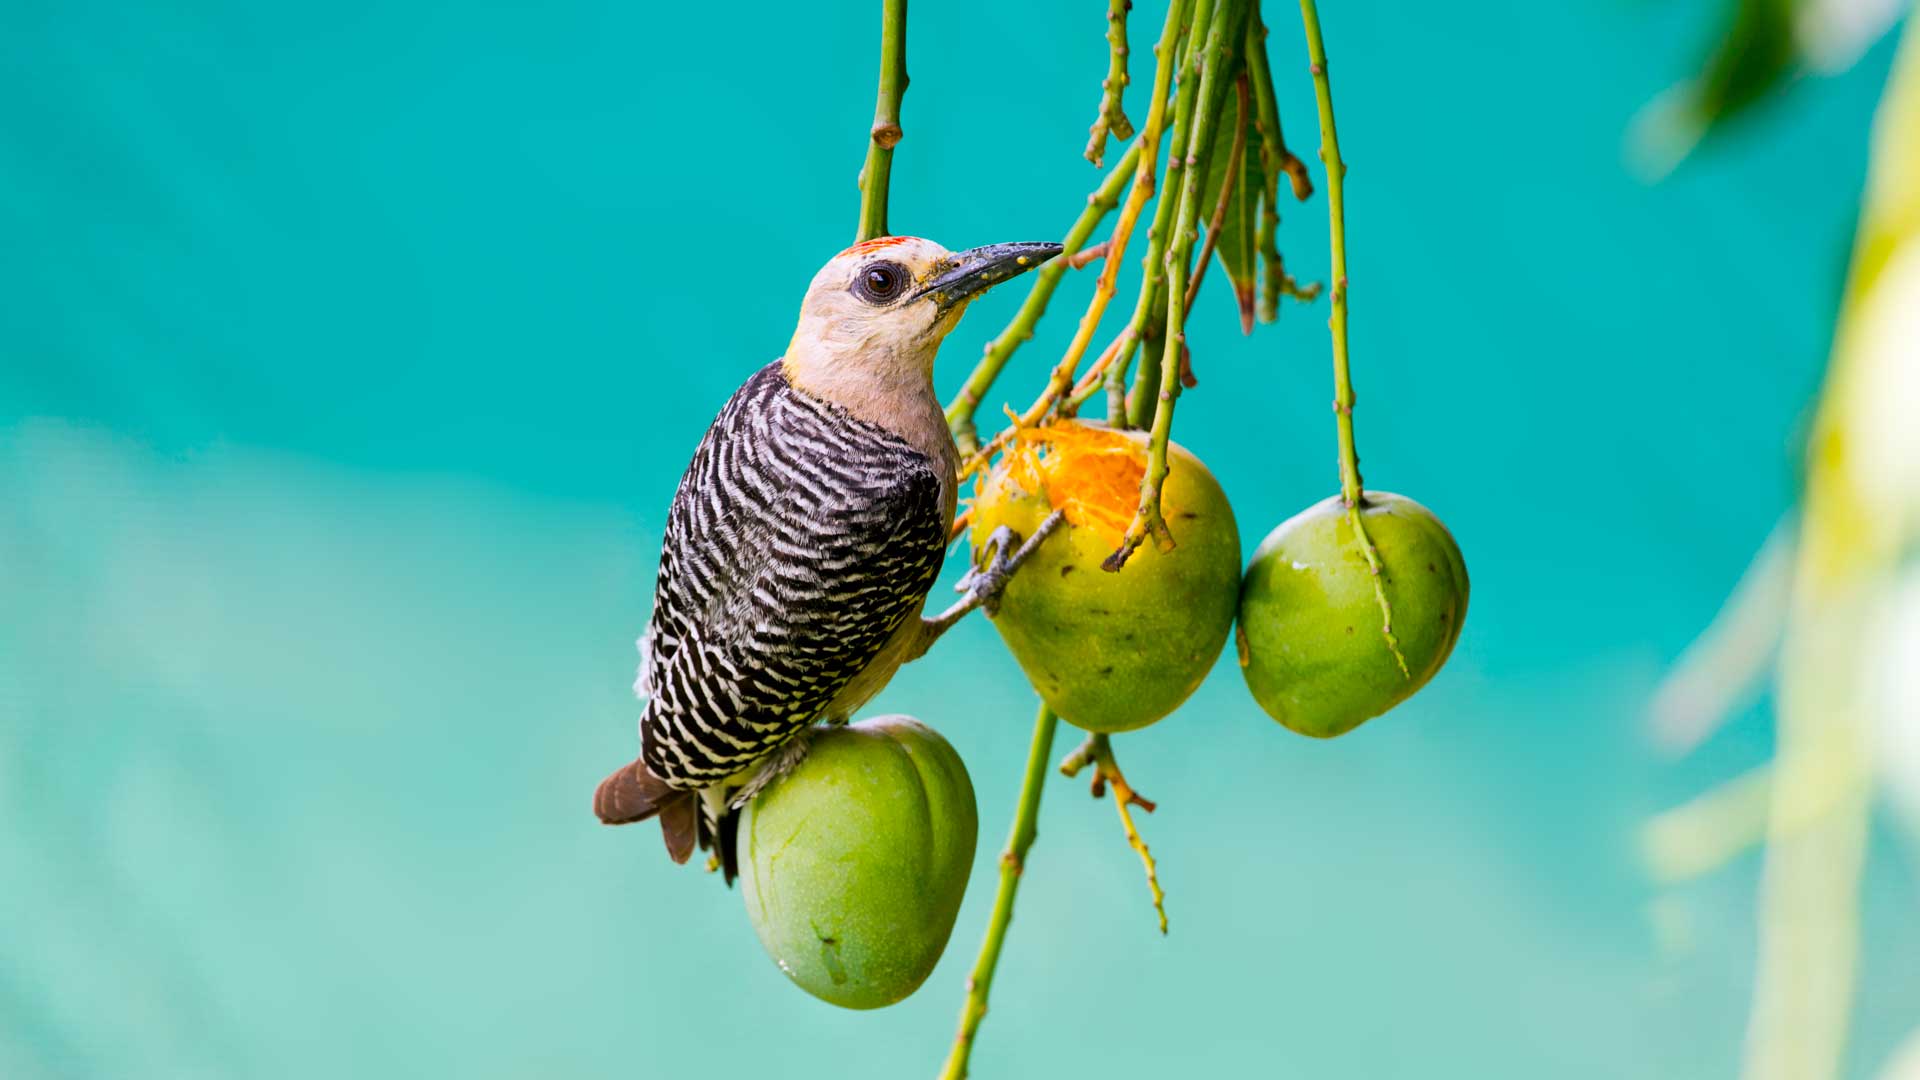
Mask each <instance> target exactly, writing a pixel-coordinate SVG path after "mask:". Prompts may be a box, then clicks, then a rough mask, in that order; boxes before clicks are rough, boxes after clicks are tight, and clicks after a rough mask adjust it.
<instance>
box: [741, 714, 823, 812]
mask: <svg viewBox="0 0 1920 1080" xmlns="http://www.w3.org/2000/svg"><path fill="white" fill-rule="evenodd" d="M811 749H813V727H812V726H811V725H809V726H807V727H804V728H801V729H800V730H799V731H796V732H794V733H793V734H792V735H791V736H789V737H788V739H787V741H786V742H784V743H781V744H780V749H778V750H775V751H774V752H773V753H771V754H769V755H767V757H766V758H765V759H764V760H762V761H761V762H760V766H759V767H758V768H756V769H755V770H754V771H753V775H752V776H751V777H749V778H748V779H747V783H746V786H745V787H742V788H741V789H740V790H739V791H737V792H735V793H734V796H733V798H732V800H731V805H732V806H733V808H734V809H736V810H738V809H739V808H740V807H743V806H745V805H747V804H748V803H749V802H752V801H753V797H754V796H755V795H758V794H760V793H761V792H762V791H765V790H766V789H767V788H768V787H770V786H771V785H772V784H773V783H774V782H775V781H777V780H779V779H781V778H782V777H784V776H786V775H787V774H788V773H790V772H792V771H793V770H794V769H796V768H798V767H799V765H800V763H801V762H802V761H804V760H806V757H807V751H808V750H811Z"/></svg>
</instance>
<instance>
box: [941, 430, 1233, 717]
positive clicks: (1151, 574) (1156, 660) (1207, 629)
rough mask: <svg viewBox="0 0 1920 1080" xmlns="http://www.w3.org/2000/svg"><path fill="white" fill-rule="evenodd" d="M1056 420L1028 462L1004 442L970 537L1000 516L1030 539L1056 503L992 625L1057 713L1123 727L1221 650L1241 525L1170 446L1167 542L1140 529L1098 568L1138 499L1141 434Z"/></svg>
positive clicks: (1161, 706)
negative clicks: (1050, 529) (1050, 522)
mask: <svg viewBox="0 0 1920 1080" xmlns="http://www.w3.org/2000/svg"><path fill="white" fill-rule="evenodd" d="M1061 427H1064V428H1067V429H1070V430H1069V431H1068V432H1067V433H1066V434H1064V435H1061V434H1058V433H1057V432H1055V433H1053V434H1047V433H1044V432H1043V437H1042V440H1041V441H1043V442H1045V445H1044V446H1043V447H1042V448H1041V450H1040V455H1041V456H1040V457H1039V458H1038V459H1034V458H1026V459H1022V458H1020V457H1018V454H1019V453H1020V451H1019V450H1016V451H1014V452H1012V453H1009V454H1008V455H1007V457H1006V458H1003V460H1002V462H1001V464H1000V465H999V466H997V467H996V468H995V470H994V471H993V472H992V473H991V474H990V475H989V476H988V477H987V479H986V480H985V482H984V483H983V484H982V486H981V489H980V492H979V495H978V497H977V498H976V499H975V501H974V511H973V513H974V521H973V527H972V542H973V545H974V548H975V550H978V549H979V548H980V547H981V545H983V544H984V543H985V542H986V540H987V537H989V536H990V535H992V533H993V530H994V529H996V528H998V527H999V526H1001V525H1006V526H1010V527H1011V528H1012V529H1013V530H1014V531H1015V532H1018V533H1019V534H1020V535H1021V536H1031V535H1033V531H1034V530H1035V529H1036V528H1038V527H1039V526H1040V523H1041V522H1042V521H1044V520H1046V518H1047V515H1048V514H1050V513H1052V512H1053V510H1054V509H1055V508H1056V507H1062V508H1064V509H1066V510H1067V512H1068V518H1067V520H1068V522H1069V523H1068V524H1066V525H1063V526H1062V527H1061V528H1060V529H1059V530H1058V531H1056V532H1055V533H1054V534H1053V536H1051V537H1050V538H1049V539H1048V540H1047V542H1046V543H1045V544H1043V545H1042V546H1041V547H1040V548H1039V549H1038V550H1037V551H1036V552H1035V553H1034V557H1033V558H1032V559H1031V560H1029V561H1028V562H1027V563H1026V564H1025V565H1024V566H1023V567H1021V569H1020V571H1019V572H1018V573H1016V574H1015V575H1014V576H1013V579H1012V580H1011V581H1010V582H1008V584H1007V588H1006V592H1005V593H1004V594H1003V595H1002V597H1001V600H1000V610H999V612H998V613H997V614H996V615H995V616H994V619H993V625H994V627H995V628H996V629H997V630H999V631H1000V637H1001V638H1002V639H1003V640H1004V641H1005V642H1006V644H1007V648H1008V650H1009V651H1011V652H1012V653H1013V655H1014V658H1015V659H1016V660H1018V661H1019V662H1020V668H1021V670H1022V671H1024V672H1026V675H1027V679H1028V681H1030V682H1031V683H1033V686H1034V689H1035V690H1037V691H1039V693H1040V696H1041V697H1042V698H1043V699H1045V701H1046V703H1047V704H1048V705H1050V706H1052V708H1053V710H1054V711H1055V712H1056V713H1059V714H1060V716H1061V717H1062V718H1063V719H1065V720H1066V721H1067V722H1069V723H1071V724H1073V725H1075V726H1077V727H1080V728H1083V729H1085V730H1087V731H1097V732H1105V733H1113V732H1121V731H1134V730H1138V729H1140V728H1143V727H1146V726H1147V725H1149V724H1152V723H1154V722H1155V721H1157V720H1159V719H1160V718H1162V717H1164V716H1166V715H1167V714H1168V713H1171V712H1172V711H1173V710H1174V709H1176V708H1178V707H1179V706H1180V703H1181V702H1184V701H1185V700H1187V698H1188V697H1189V696H1190V695H1191V694H1192V693H1193V692H1194V691H1195V690H1196V689H1198V688H1199V686H1200V683H1201V681H1202V680H1204V679H1205V678H1206V677H1207V672H1208V671H1210V670H1212V668H1213V665H1214V662H1215V661H1216V660H1218V659H1219V658H1220V651H1221V648H1222V646H1224V645H1225V644H1226V641H1227V633H1228V631H1229V630H1231V629H1232V627H1233V616H1234V608H1235V605H1236V603H1237V601H1238V598H1239V591H1240V530H1239V527H1238V526H1237V525H1236V524H1235V523H1234V519H1233V507H1232V506H1231V505H1229V504H1228V502H1227V496H1226V493H1225V492H1224V491H1222V490H1221V489H1220V484H1219V482H1218V481H1216V480H1215V479H1214V478H1213V474H1212V473H1211V472H1208V471H1207V467H1206V466H1205V465H1203V464H1201V463H1200V459H1199V458H1196V457H1194V456H1193V455H1192V454H1190V453H1188V452H1187V450H1186V449H1185V448H1184V447H1181V446H1179V445H1178V444H1172V445H1169V447H1168V448H1167V450H1168V453H1167V461H1168V467H1169V471H1168V474H1167V480H1166V483H1165V485H1164V486H1163V487H1162V489H1161V510H1162V513H1163V514H1164V516H1165V518H1166V522H1167V526H1168V529H1169V530H1170V531H1171V532H1172V534H1173V538H1174V542H1175V547H1174V548H1173V549H1172V550H1170V551H1161V550H1159V548H1158V547H1157V546H1156V545H1155V544H1154V542H1153V540H1152V539H1151V538H1149V539H1148V540H1147V542H1146V543H1144V544H1142V545H1141V546H1140V548H1139V550H1137V551H1135V552H1134V553H1133V556H1132V558H1130V559H1129V560H1128V561H1127V563H1126V565H1125V566H1123V567H1121V569H1120V570H1118V571H1117V572H1109V571H1107V570H1104V569H1102V568H1101V565H1100V564H1101V563H1102V562H1103V561H1105V560H1106V558H1107V556H1108V555H1110V554H1112V553H1113V550H1114V548H1115V547H1116V546H1118V544H1119V542H1120V539H1121V535H1122V533H1123V532H1124V531H1125V528H1126V525H1127V522H1128V521H1129V520H1130V519H1131V518H1132V516H1133V512H1134V508H1135V507H1136V506H1137V505H1138V503H1139V498H1140V490H1139V484H1140V479H1139V478H1140V476H1141V474H1142V473H1143V472H1144V464H1145V460H1146V452H1147V435H1146V433H1145V432H1141V431H1115V430H1112V429H1109V428H1107V427H1105V426H1104V425H1100V424H1090V423H1080V422H1077V421H1076V422H1071V423H1069V424H1066V425H1061ZM1049 430H1050V431H1051V430H1053V429H1049ZM1049 439H1050V440H1053V441H1052V442H1046V440H1049ZM1052 454H1060V455H1062V456H1061V457H1059V458H1051V457H1049V456H1048V455H1052Z"/></svg>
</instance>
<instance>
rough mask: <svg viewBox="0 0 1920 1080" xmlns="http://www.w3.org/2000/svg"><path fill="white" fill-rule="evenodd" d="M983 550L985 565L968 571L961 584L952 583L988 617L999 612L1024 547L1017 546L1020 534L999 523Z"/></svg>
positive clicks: (1018, 565)
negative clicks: (1001, 600)
mask: <svg viewBox="0 0 1920 1080" xmlns="http://www.w3.org/2000/svg"><path fill="white" fill-rule="evenodd" d="M983 550H984V551H985V553H986V556H987V563H986V565H985V566H976V567H974V568H973V569H971V570H969V571H967V574H966V576H965V577H963V578H961V579H960V583H959V584H958V585H955V586H954V591H955V592H960V593H965V594H966V596H967V598H968V599H970V600H972V601H974V602H975V603H977V604H978V605H979V606H980V607H981V608H983V609H985V610H986V613H987V614H988V616H993V615H997V614H999V612H1000V594H1001V593H1003V592H1005V591H1006V588H1007V581H1008V580H1009V579H1010V578H1012V577H1013V572H1014V571H1015V570H1018V569H1019V568H1020V563H1021V561H1022V560H1023V558H1024V556H1023V554H1022V551H1023V550H1024V549H1021V548H1020V534H1019V533H1017V532H1014V531H1013V530H1012V529H1011V528H1009V527H1007V526H1005V525H1002V526H1000V527H999V528H997V529H995V530H993V534H992V535H991V536H988V537H987V542H986V544H985V545H984V547H983Z"/></svg>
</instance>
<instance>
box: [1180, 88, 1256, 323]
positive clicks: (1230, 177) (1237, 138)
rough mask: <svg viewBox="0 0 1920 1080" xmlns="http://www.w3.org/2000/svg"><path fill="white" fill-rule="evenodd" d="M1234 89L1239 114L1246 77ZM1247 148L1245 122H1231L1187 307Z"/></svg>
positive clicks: (1216, 238)
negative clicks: (1224, 161)
mask: <svg viewBox="0 0 1920 1080" xmlns="http://www.w3.org/2000/svg"><path fill="white" fill-rule="evenodd" d="M1233 85H1234V92H1235V93H1237V94H1239V95H1240V116H1242V117H1245V116H1246V115H1247V80H1246V76H1244V75H1243V76H1241V77H1240V78H1238V79H1235V80H1234V84H1233ZM1246 152H1247V125H1246V124H1245V123H1239V124H1235V125H1233V148H1232V150H1231V151H1230V152H1229V153H1228V155H1227V176H1226V179H1224V180H1222V181H1220V198H1219V200H1218V201H1216V202H1215V203H1214V206H1213V216H1212V217H1210V218H1208V219H1207V237H1206V239H1205V240H1204V241H1202V242H1201V244H1200V255H1199V257H1198V258H1196V259H1194V260H1193V280H1191V281H1189V282H1187V305H1186V306H1187V310H1188V311H1192V310H1193V300H1194V298H1195V297H1197V296H1199V295H1200V283H1201V282H1202V281H1204V280H1206V276H1207V263H1208V261H1209V260H1211V259H1212V258H1213V249H1214V247H1215V246H1216V245H1217V244H1218V243H1219V242H1220V227H1221V226H1222V225H1224V224H1225V223H1226V220H1227V206H1228V201H1229V200H1230V199H1232V198H1233V192H1234V188H1235V187H1236V186H1238V184H1239V182H1240V159H1241V157H1242V156H1243V155H1245V154H1246Z"/></svg>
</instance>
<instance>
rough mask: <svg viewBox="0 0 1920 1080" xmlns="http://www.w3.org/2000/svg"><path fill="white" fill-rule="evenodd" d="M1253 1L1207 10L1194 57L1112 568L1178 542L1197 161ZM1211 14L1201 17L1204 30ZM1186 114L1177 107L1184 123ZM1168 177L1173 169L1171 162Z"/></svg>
mask: <svg viewBox="0 0 1920 1080" xmlns="http://www.w3.org/2000/svg"><path fill="white" fill-rule="evenodd" d="M1246 2H1247V0H1219V4H1218V10H1217V11H1215V12H1209V13H1207V14H1208V15H1210V16H1212V18H1211V19H1210V20H1209V25H1208V26H1207V34H1206V47H1205V51H1204V54H1203V55H1196V56H1195V57H1194V58H1193V59H1194V60H1195V61H1196V62H1197V63H1198V64H1199V69H1200V80H1199V84H1200V85H1199V86H1198V88H1197V92H1196V88H1195V87H1193V86H1191V85H1189V86H1186V87H1183V88H1182V96H1181V101H1180V105H1181V106H1182V107H1186V108H1190V109H1191V110H1192V116H1193V121H1192V131H1190V132H1189V133H1188V135H1187V149H1186V166H1187V167H1186V170H1185V172H1184V173H1183V174H1182V176H1181V179H1180V207H1179V214H1178V218H1177V220H1176V222H1175V226H1174V232H1173V234H1172V236H1171V238H1170V244H1169V247H1168V251H1167V263H1166V268H1167V334H1166V346H1165V349H1166V351H1165V353H1164V355H1163V356H1162V357H1161V360H1160V402H1159V407H1158V408H1157V409H1155V410H1154V414H1153V428H1152V434H1151V435H1150V436H1149V438H1148V441H1147V468H1146V472H1145V474H1144V475H1143V476H1142V477H1141V479H1140V505H1139V508H1138V509H1136V510H1135V511H1134V515H1133V521H1132V522H1131V523H1129V524H1128V526H1127V531H1126V533H1125V535H1123V536H1122V537H1121V539H1120V546H1119V547H1117V548H1115V549H1114V551H1113V554H1111V555H1109V556H1107V558H1106V560H1105V561H1103V562H1102V563H1101V564H1100V567H1101V569H1103V570H1106V571H1108V572H1118V571H1119V570H1120V568H1121V567H1123V566H1125V565H1126V563H1127V560H1128V559H1129V558H1131V557H1132V555H1133V553H1134V551H1135V550H1137V549H1138V548H1139V547H1140V545H1141V544H1142V543H1143V542H1145V540H1146V539H1147V537H1149V536H1151V537H1153V539H1154V542H1155V544H1157V545H1158V546H1159V548H1160V549H1161V550H1162V551H1169V550H1172V548H1173V546H1174V539H1173V533H1172V532H1171V531H1170V530H1168V528H1167V523H1166V520H1165V518H1163V517H1162V516H1161V513H1160V491H1161V488H1162V487H1163V486H1164V485H1165V483H1166V480H1167V471H1168V463H1167V443H1168V442H1169V441H1170V439H1171V438H1172V432H1173V409H1174V403H1175V402H1176V401H1177V400H1178V399H1179V396H1180V386H1181V382H1180V374H1181V368H1182V364H1181V350H1182V349H1183V348H1184V347H1185V345H1186V334H1185V332H1184V326H1185V318H1186V295H1187V274H1188V267H1189V266H1190V264H1191V260H1192V257H1193V241H1194V234H1195V233H1196V232H1197V231H1198V230H1199V222H1200V203H1201V198H1202V196H1201V191H1200V188H1201V185H1202V183H1203V182H1204V179H1203V177H1202V176H1201V175H1200V173H1199V172H1198V171H1197V170H1196V169H1195V168H1194V165H1195V164H1197V163H1198V162H1199V160H1200V158H1199V152H1200V151H1201V150H1203V149H1205V148H1206V147H1207V145H1208V143H1209V139H1210V138H1211V136H1212V134H1213V123H1214V120H1215V117H1216V114H1217V113H1218V111H1219V110H1218V108H1217V104H1218V102H1219V100H1220V96H1221V95H1220V91H1221V89H1222V88H1223V86H1222V83H1221V78H1222V76H1224V75H1227V74H1228V72H1227V71H1226V70H1225V69H1226V67H1227V64H1226V59H1227V55H1228V49H1229V47H1230V42H1232V41H1235V40H1237V39H1238V36H1239V34H1240V31H1241V28H1242V26H1243V23H1242V18H1241V17H1242V14H1243V13H1244V12H1245V10H1246V7H1245V5H1246ZM1203 17H1205V16H1198V17H1196V18H1195V21H1194V33H1195V34H1196V35H1197V34H1198V33H1199V32H1200V25H1201V18H1203ZM1190 77H1191V69H1189V78H1190ZM1196 99H1197V100H1196ZM1178 115H1179V114H1178V113H1177V112H1176V114H1175V116H1176V120H1175V123H1176V124H1178ZM1168 175H1172V166H1171V163H1169V166H1168Z"/></svg>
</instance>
